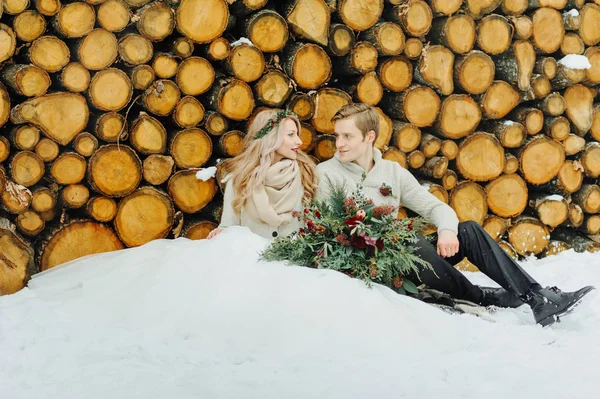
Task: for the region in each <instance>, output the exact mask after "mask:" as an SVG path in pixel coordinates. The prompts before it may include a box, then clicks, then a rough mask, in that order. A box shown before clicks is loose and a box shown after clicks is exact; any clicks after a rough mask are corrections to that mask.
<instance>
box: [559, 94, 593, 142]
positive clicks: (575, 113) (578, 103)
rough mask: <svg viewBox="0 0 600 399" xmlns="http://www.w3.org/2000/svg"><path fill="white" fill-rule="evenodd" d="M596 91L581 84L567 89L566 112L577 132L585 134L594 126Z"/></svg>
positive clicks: (565, 95) (565, 96) (565, 97)
mask: <svg viewBox="0 0 600 399" xmlns="http://www.w3.org/2000/svg"><path fill="white" fill-rule="evenodd" d="M594 96H595V91H593V90H590V89H589V88H588V87H586V86H583V85H581V84H577V85H574V86H570V87H568V88H567V89H566V90H565V93H564V99H565V104H566V109H565V114H566V115H567V118H569V120H570V121H571V123H572V124H573V128H574V131H575V133H577V134H579V135H580V136H583V135H585V134H586V133H587V132H588V131H589V130H590V129H591V127H592V119H593V112H594V110H593V106H594Z"/></svg>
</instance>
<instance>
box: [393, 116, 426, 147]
mask: <svg viewBox="0 0 600 399" xmlns="http://www.w3.org/2000/svg"><path fill="white" fill-rule="evenodd" d="M393 124H394V130H393V133H392V139H391V145H392V146H394V147H396V148H398V149H399V150H400V151H402V152H404V153H409V152H411V151H413V150H416V149H417V148H418V147H419V144H420V143H421V129H419V128H418V127H417V126H415V125H413V124H412V123H406V122H401V121H394V122H393Z"/></svg>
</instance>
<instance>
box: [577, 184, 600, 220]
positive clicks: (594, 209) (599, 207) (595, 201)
mask: <svg viewBox="0 0 600 399" xmlns="http://www.w3.org/2000/svg"><path fill="white" fill-rule="evenodd" d="M572 198H573V202H574V203H576V204H577V205H579V206H581V209H583V211H584V212H585V213H598V212H600V187H599V186H598V185H596V184H584V185H582V186H581V189H580V190H578V191H577V192H575V193H573V196H572Z"/></svg>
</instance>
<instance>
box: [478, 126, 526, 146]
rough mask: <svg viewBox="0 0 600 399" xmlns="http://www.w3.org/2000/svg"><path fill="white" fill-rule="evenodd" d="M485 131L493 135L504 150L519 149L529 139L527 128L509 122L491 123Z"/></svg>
mask: <svg viewBox="0 0 600 399" xmlns="http://www.w3.org/2000/svg"><path fill="white" fill-rule="evenodd" d="M485 131H487V132H490V133H493V134H494V135H495V136H496V138H497V139H498V141H499V142H500V144H501V145H502V147H504V148H519V147H521V146H522V145H523V144H525V140H526V139H527V131H526V130H525V126H523V125H522V124H520V123H518V122H513V121H508V120H500V121H491V122H490V123H488V124H486V125H485Z"/></svg>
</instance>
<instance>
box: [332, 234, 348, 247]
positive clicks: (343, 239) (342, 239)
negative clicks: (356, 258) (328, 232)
mask: <svg viewBox="0 0 600 399" xmlns="http://www.w3.org/2000/svg"><path fill="white" fill-rule="evenodd" d="M335 240H336V241H337V243H338V244H342V245H343V246H345V247H349V246H350V240H349V239H348V237H347V236H346V235H345V234H338V235H337V237H335Z"/></svg>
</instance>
